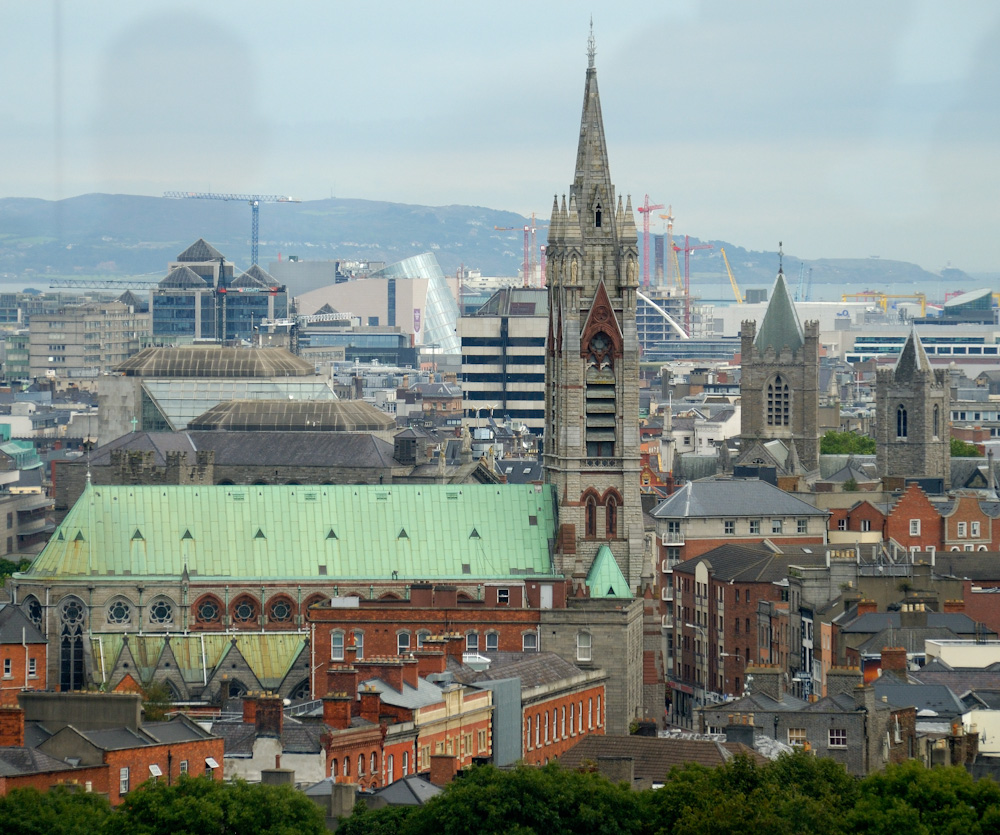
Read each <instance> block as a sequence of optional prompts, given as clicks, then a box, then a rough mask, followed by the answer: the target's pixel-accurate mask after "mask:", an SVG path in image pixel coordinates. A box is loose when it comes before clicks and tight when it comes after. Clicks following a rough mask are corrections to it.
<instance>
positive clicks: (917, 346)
mask: <svg viewBox="0 0 1000 835" xmlns="http://www.w3.org/2000/svg"><path fill="white" fill-rule="evenodd" d="M917 372H920V373H923V374H929V373H931V363H930V360H929V359H927V352H926V351H925V350H924V346H923V343H922V342H921V341H920V337H919V336H918V335H917V329H916V328H911V329H910V335H909V336H908V337H906V343H905V344H904V345H903V350H902V351H900V352H899V357H898V359H897V360H896V366H895V368H894V369H893V376H894V377H895V379H896V382H900V383H902V382H908V381H910V380H912V379H913V376H914V374H916V373H917Z"/></svg>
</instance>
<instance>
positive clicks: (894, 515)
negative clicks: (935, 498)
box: [886, 484, 944, 551]
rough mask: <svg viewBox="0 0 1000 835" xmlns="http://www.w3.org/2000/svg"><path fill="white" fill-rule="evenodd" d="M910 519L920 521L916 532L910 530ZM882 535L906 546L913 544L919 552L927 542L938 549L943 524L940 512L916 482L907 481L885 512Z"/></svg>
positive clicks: (924, 547)
mask: <svg viewBox="0 0 1000 835" xmlns="http://www.w3.org/2000/svg"><path fill="white" fill-rule="evenodd" d="M913 520H916V521H919V523H920V525H919V527H920V532H919V533H911V532H910V530H911V521H913ZM886 538H887V539H888V538H891V539H895V540H896V541H897V542H898V543H899V544H900V545H902V546H904V547H906V548H907V549H909V548H911V547H917V548H919V549H920V550H921V551H923V550H926V548H927V546H928V545H931V546H933V547H935V548H937V549H938V550H940V548H941V547H942V544H943V540H944V524H943V522H942V519H941V514H940V513H938V511H937V509H936V508H935V507H934V505H932V504H931V502H930V499H928V498H927V495H926V494H925V493H924V491H923V490H921V489H920V487H919V486H918V485H916V484H911V485H910V486H909V487H908V488H907V490H906V491H905V492H904V493H903V495H902V496H901V497H900V499H899V501H898V502H896V504H895V505H894V506H893V508H892V510H891V511H890V512H889V518H888V519H887V520H886Z"/></svg>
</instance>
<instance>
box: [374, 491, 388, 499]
mask: <svg viewBox="0 0 1000 835" xmlns="http://www.w3.org/2000/svg"><path fill="white" fill-rule="evenodd" d="M375 501H377V502H387V501H389V491H388V490H376V491H375Z"/></svg>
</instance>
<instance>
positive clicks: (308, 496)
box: [302, 493, 319, 502]
mask: <svg viewBox="0 0 1000 835" xmlns="http://www.w3.org/2000/svg"><path fill="white" fill-rule="evenodd" d="M302 498H303V499H305V500H306V501H307V502H318V501H319V493H303V494H302Z"/></svg>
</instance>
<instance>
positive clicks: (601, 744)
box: [559, 734, 766, 783]
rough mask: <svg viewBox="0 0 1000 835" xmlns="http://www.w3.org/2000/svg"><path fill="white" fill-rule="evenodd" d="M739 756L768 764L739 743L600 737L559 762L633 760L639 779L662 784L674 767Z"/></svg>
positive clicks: (707, 764) (711, 764) (709, 764)
mask: <svg viewBox="0 0 1000 835" xmlns="http://www.w3.org/2000/svg"><path fill="white" fill-rule="evenodd" d="M737 754H746V755H747V756H750V757H752V758H753V759H755V760H756V761H757V762H758V763H761V764H762V763H764V762H766V760H765V759H764V758H763V757H761V756H760V755H759V754H757V753H756V752H755V751H753V749H751V748H747V746H745V745H743V744H742V743H738V742H714V741H712V740H701V739H658V738H657V737H650V736H610V735H600V734H590V735H588V736H585V737H583V739H581V740H580V741H579V742H578V743H577V744H576V745H574V746H573V747H572V748H570V749H569V750H568V751H566V752H565V753H564V754H562V755H560V757H559V762H560V763H561V764H562V765H563V766H565V767H566V768H579V767H580V766H581V765H582V764H583V763H584V762H597V759H598V758H599V757H615V758H621V757H625V758H628V757H631V758H632V760H633V769H634V774H635V777H636V779H638V780H645V781H649V782H653V783H662V782H663V781H664V780H665V779H666V778H667V775H669V774H670V769H672V768H673V767H674V766H683V765H687V764H688V763H696V764H698V765H703V766H705V767H707V768H714V767H716V766H719V765H722V764H723V763H726V762H728V761H729V760H731V759H732V758H733V757H734V756H736V755H737Z"/></svg>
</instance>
